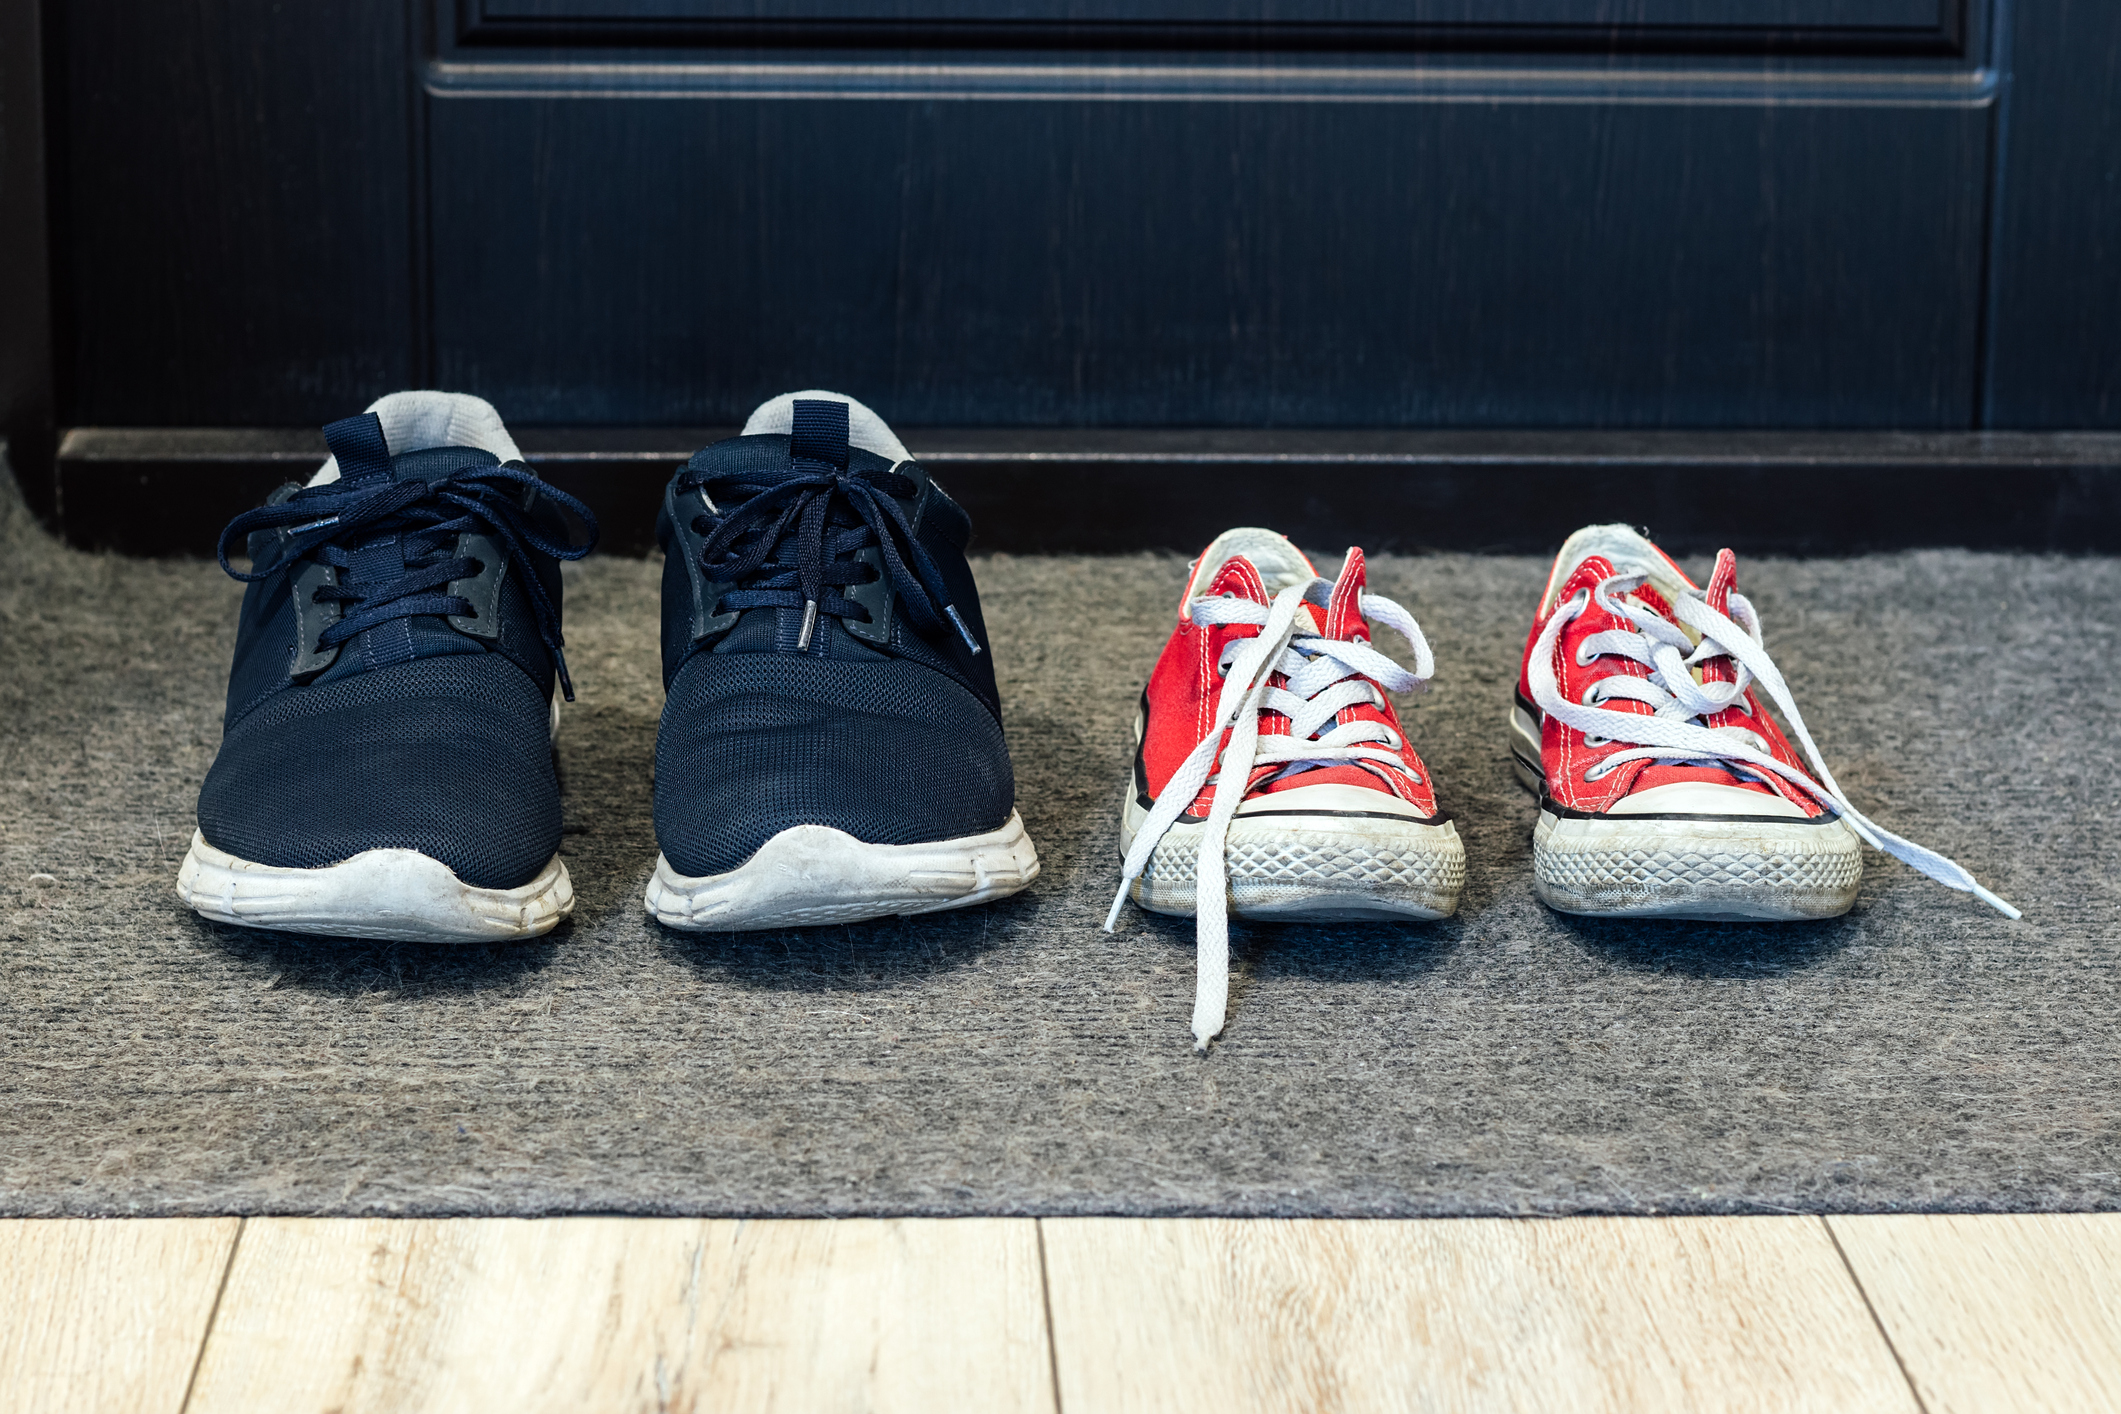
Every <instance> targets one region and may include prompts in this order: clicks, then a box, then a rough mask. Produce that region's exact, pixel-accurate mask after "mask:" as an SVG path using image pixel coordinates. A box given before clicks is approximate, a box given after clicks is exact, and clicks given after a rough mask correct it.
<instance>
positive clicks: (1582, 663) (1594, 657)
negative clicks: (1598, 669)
mask: <svg viewBox="0 0 2121 1414" xmlns="http://www.w3.org/2000/svg"><path fill="white" fill-rule="evenodd" d="M1590 646H1591V640H1590V639H1588V638H1586V639H1585V640H1583V642H1581V643H1579V644H1577V645H1576V666H1577V667H1579V668H1588V667H1590V666H1591V664H1593V663H1595V662H1597V661H1598V659H1599V658H1600V657H1601V656H1603V655H1601V654H1598V653H1590V654H1586V653H1585V651H1584V650H1586V649H1588V648H1589V647H1590Z"/></svg>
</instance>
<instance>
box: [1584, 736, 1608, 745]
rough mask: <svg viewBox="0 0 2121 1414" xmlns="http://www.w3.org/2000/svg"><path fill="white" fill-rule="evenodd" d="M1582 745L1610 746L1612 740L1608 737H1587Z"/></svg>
mask: <svg viewBox="0 0 2121 1414" xmlns="http://www.w3.org/2000/svg"><path fill="white" fill-rule="evenodd" d="M1583 744H1584V745H1585V746H1590V747H1599V746H1611V745H1612V744H1613V738H1611V737H1609V736H1587V737H1585V738H1584V739H1583Z"/></svg>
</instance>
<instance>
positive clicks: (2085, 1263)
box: [0, 1216, 2121, 1414]
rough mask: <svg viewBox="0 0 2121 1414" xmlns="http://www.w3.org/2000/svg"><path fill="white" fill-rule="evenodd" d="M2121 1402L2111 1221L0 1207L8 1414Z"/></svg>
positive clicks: (0, 1394)
mask: <svg viewBox="0 0 2121 1414" xmlns="http://www.w3.org/2000/svg"><path fill="white" fill-rule="evenodd" d="M424 1409H435V1410H453V1411H456V1410H462V1411H486V1410H494V1411H509V1414H517V1411H531V1410H606V1409H628V1410H631V1409H641V1410H651V1409H652V1410H695V1409H697V1410H716V1411H720V1410H813V1409H817V1410H874V1411H890V1410H909V1411H922V1414H927V1412H928V1411H937V1410H960V1409H962V1410H978V1411H983V1414H984V1412H985V1411H992V1412H993V1414H1006V1411H1062V1410H1064V1411H1069V1414H1075V1411H1151V1410H1155V1411H1163V1410H1173V1411H1176V1410H1203V1411H1216V1412H1217V1414H1246V1411H1253V1410H1262V1411H1263V1410H1276V1411H1280V1410H1314V1409H1315V1410H1336V1411H1338V1410H1347V1411H1358V1410H1417V1409H1420V1410H1426V1409H1522V1410H1628V1411H1637V1410H1662V1409H1821V1410H1867V1409H1891V1410H1926V1411H1929V1414H1943V1411H1947V1410H1969V1411H1971V1410H1981V1411H1989V1410H2013V1409H2024V1410H2073V1409H2121V1216H2070V1217H1855V1218H1828V1219H1820V1218H1809V1217H1761V1218H1671V1219H1634V1218H1585V1219H1568V1220H1560V1221H1513V1220H1505V1219H1495V1220H1486V1219H1482V1220H1461V1221H1444V1222H1328V1221H1307V1222H1269V1221H1224V1220H1198V1221H1195V1220H1156V1221H1136V1220H1131V1219H1116V1218H1078V1219H1045V1220H1037V1221H1034V1220H1031V1219H963V1220H944V1221H939V1220H926V1219H922V1220H913V1219H899V1220H849V1221H839V1222H765V1221H748V1222H738V1221H724V1220H699V1221H694V1220H684V1219H669V1220H664V1219H641V1218H562V1219H551V1220H544V1221H515V1220H507V1219H497V1220H437V1221H425V1220H404V1221H361V1220H336V1219H332V1220H316V1219H287V1218H250V1219H235V1218H226V1219H183V1220H174V1219H173V1220H113V1221H104V1222H85V1221H20V1220H9V1221H0V1410H5V1411H10V1414H11V1412H12V1411H18V1410H22V1411H26V1410H37V1411H43V1410H55V1411H56V1410H68V1411H72V1410H97V1411H134V1410H140V1411H150V1410H151V1411H169V1414H176V1411H180V1410H182V1411H191V1412H192V1414H223V1411H245V1414H248V1412H249V1411H259V1410H296V1411H312V1410H313V1411H319V1412H320V1414H321V1412H322V1411H345V1414H355V1411H365V1410H424Z"/></svg>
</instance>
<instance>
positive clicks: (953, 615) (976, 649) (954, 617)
mask: <svg viewBox="0 0 2121 1414" xmlns="http://www.w3.org/2000/svg"><path fill="white" fill-rule="evenodd" d="M943 612H944V613H945V614H947V615H949V618H950V622H952V623H954V624H956V625H957V636H958V637H959V638H962V639H964V640H965V646H966V647H967V648H969V649H971V650H972V656H973V657H975V658H977V657H978V656H979V655H980V646H979V640H978V639H976V638H974V637H973V636H972V630H971V629H969V628H966V627H965V621H964V620H963V619H962V618H960V617H958V612H957V605H955V604H945V605H943Z"/></svg>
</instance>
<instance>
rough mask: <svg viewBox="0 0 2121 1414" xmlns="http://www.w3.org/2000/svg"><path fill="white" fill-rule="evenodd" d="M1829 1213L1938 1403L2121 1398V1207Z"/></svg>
mask: <svg viewBox="0 0 2121 1414" xmlns="http://www.w3.org/2000/svg"><path fill="white" fill-rule="evenodd" d="M1827 1221H1828V1223H1829V1224H1830V1225H1831V1227H1832V1228H1833V1231H1834V1234H1835V1236H1836V1237H1838V1238H1839V1239H1840V1241H1841V1247H1842V1250H1843V1251H1844V1252H1846V1253H1847V1254H1848V1260H1849V1265H1850V1267H1851V1268H1853V1269H1854V1271H1855V1273H1856V1279H1857V1280H1858V1281H1859V1282H1860V1283H1861V1284H1862V1287H1863V1290H1864V1292H1865V1293H1866V1294H1867V1295H1868V1296H1869V1297H1870V1300H1871V1306H1872V1309H1874V1310H1875V1311H1876V1312H1877V1313H1878V1319H1879V1322H1880V1323H1881V1324H1882V1325H1883V1326H1884V1327H1885V1332H1886V1334H1887V1335H1888V1336H1889V1337H1891V1339H1892V1342H1893V1346H1894V1348H1895V1349H1896V1350H1898V1351H1899V1353H1900V1359H1901V1362H1902V1363H1903V1364H1904V1365H1905V1366H1906V1369H1907V1373H1908V1376H1909V1378H1910V1379H1912V1380H1913V1381H1914V1383H1915V1388H1916V1389H1917V1390H1918V1391H1919V1392H1920V1393H1921V1395H1922V1399H1923V1402H1924V1404H1926V1405H1927V1406H1928V1408H1929V1410H1930V1414H1947V1411H1952V1410H2004V1409H2027V1410H2042V1409H2121V1214H2113V1213H2069V1214H2047V1215H2043V1214H2010V1215H2000V1214H1989V1215H1980V1216H1955V1215H1943V1214H1923V1215H1906V1216H1899V1215H1896V1216H1889V1217H1887V1216H1878V1217H1846V1218H1830V1219H1828V1220H1827Z"/></svg>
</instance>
